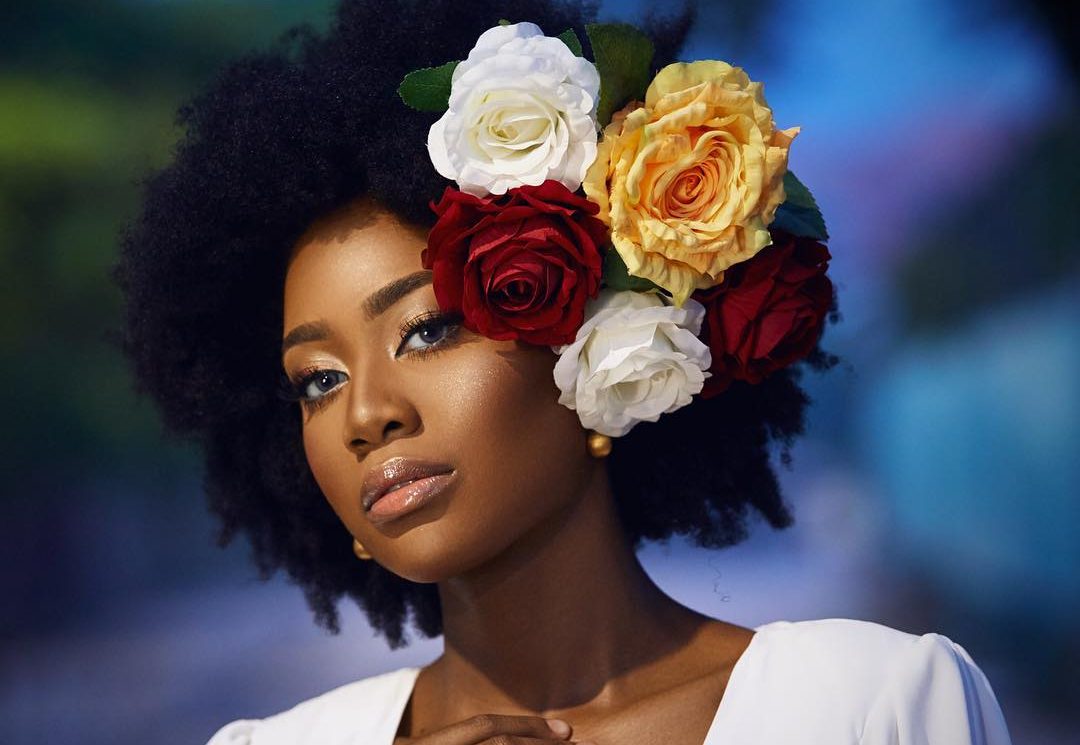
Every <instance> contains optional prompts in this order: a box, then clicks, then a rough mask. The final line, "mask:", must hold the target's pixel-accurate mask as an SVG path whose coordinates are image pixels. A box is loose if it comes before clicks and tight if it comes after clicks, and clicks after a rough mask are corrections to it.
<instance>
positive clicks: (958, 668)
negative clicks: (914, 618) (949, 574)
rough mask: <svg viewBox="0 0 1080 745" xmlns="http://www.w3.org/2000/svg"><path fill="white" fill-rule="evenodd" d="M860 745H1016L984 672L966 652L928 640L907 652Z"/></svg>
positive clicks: (934, 637)
mask: <svg viewBox="0 0 1080 745" xmlns="http://www.w3.org/2000/svg"><path fill="white" fill-rule="evenodd" d="M859 743H860V745H1012V740H1011V739H1010V737H1009V730H1008V728H1007V727H1006V725H1005V717H1004V715H1003V714H1002V713H1001V707H1000V706H999V705H998V701H997V698H996V697H995V696H994V691H993V689H991V687H990V682H989V681H988V680H987V679H986V676H985V675H984V674H983V671H982V670H980V669H979V667H978V665H976V664H975V662H974V661H973V660H972V659H971V656H970V655H969V654H968V653H967V650H965V649H964V648H963V647H961V646H960V645H959V644H957V643H956V642H954V641H952V640H951V639H949V638H948V637H946V636H942V635H941V634H923V635H922V636H920V637H918V638H917V639H916V640H915V641H914V642H913V643H912V645H911V647H910V648H909V649H907V650H906V651H905V652H903V653H902V654H901V656H900V658H899V659H898V660H897V662H896V663H895V664H894V665H893V666H892V668H891V670H890V676H889V680H888V682H887V684H886V686H885V688H884V689H883V691H882V693H881V695H880V696H879V697H878V698H877V700H876V702H875V703H874V706H873V707H872V708H871V710H870V712H869V715H868V716H867V719H866V727H865V728H864V730H863V732H862V736H861V737H860V738H859Z"/></svg>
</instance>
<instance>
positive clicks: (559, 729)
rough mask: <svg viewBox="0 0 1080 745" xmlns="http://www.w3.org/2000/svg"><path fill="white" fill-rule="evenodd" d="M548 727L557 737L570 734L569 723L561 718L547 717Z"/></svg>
mask: <svg viewBox="0 0 1080 745" xmlns="http://www.w3.org/2000/svg"><path fill="white" fill-rule="evenodd" d="M547 723H548V727H550V728H551V731H552V732H554V733H555V734H556V735H558V736H559V737H566V736H567V735H569V734H570V725H569V724H567V723H566V722H564V721H563V720H561V719H549V720H547Z"/></svg>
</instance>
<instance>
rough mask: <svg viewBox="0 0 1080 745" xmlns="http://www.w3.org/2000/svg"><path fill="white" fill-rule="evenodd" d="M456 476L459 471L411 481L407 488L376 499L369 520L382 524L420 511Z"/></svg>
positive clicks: (369, 510)
mask: <svg viewBox="0 0 1080 745" xmlns="http://www.w3.org/2000/svg"><path fill="white" fill-rule="evenodd" d="M456 476H457V471H450V472H449V473H440V474H437V475H435V476H427V477H425V478H422V479H417V480H415V481H411V482H409V483H408V484H406V485H405V486H402V487H399V488H397V489H394V490H393V491H388V492H386V493H384V494H383V495H382V496H381V497H379V498H378V499H376V500H375V503H374V504H372V505H371V507H370V508H369V509H368V511H367V517H368V520H370V521H371V522H372V523H375V524H381V523H385V522H387V521H389V520H393V519H395V518H398V517H400V516H402V515H405V514H407V513H409V512H413V511H414V510H418V509H420V508H421V507H423V506H424V505H425V504H427V503H428V502H430V501H432V500H433V499H435V498H436V497H437V496H439V495H440V494H442V493H443V492H444V491H446V489H447V488H448V487H449V486H450V484H451V483H453V481H454V479H455V477H456Z"/></svg>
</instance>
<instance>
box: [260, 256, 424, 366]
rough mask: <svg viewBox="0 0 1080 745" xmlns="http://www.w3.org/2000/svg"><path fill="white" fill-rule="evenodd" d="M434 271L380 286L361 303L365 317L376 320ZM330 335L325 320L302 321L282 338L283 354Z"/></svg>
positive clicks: (407, 276) (417, 273) (422, 284)
mask: <svg viewBox="0 0 1080 745" xmlns="http://www.w3.org/2000/svg"><path fill="white" fill-rule="evenodd" d="M432 277H433V273H432V271H431V270H430V269H422V270H420V271H418V272H413V273H412V274H406V275H405V276H404V277H398V278H397V279H395V280H394V281H393V282H389V283H388V284H386V285H384V286H383V287H380V288H379V289H377V290H375V292H373V293H371V294H370V295H368V297H367V298H366V299H365V300H364V302H363V303H362V304H361V308H362V309H363V311H364V317H365V318H367V320H368V321H374V320H375V319H376V318H378V317H379V316H380V315H382V314H383V313H385V312H386V311H387V310H388V309H389V308H390V307H391V306H393V305H394V303H396V302H398V301H399V300H401V299H402V298H403V297H405V296H406V295H408V294H409V293H410V292H413V291H415V290H418V289H419V288H421V287H424V286H425V285H429V284H431V282H432ZM329 337H330V327H329V326H328V325H327V324H326V322H325V321H311V322H309V323H302V324H300V325H299V326H297V327H296V328H294V329H293V330H292V331H290V332H289V333H287V334H286V335H285V338H284V339H282V340H281V354H282V355H284V354H285V352H287V351H288V350H289V349H291V348H292V347H295V346H296V345H297V344H305V343H307V342H310V341H325V340H326V339H328V338H329Z"/></svg>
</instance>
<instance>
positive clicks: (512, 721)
mask: <svg viewBox="0 0 1080 745" xmlns="http://www.w3.org/2000/svg"><path fill="white" fill-rule="evenodd" d="M570 732H571V729H570V725H569V724H567V723H566V722H564V721H563V720H561V719H545V718H544V717H533V716H511V715H507V714H477V715H476V716H473V717H469V718H468V719H464V720H462V721H460V722H455V723H453V724H451V725H449V726H447V727H443V728H442V729H440V730H436V731H435V732H432V733H430V734H427V735H424V736H423V737H398V738H396V739H395V740H394V745H549V744H550V745H565V743H567V742H572V741H571V740H569V737H570ZM578 745H593V743H585V742H582V743H579V744H578Z"/></svg>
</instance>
